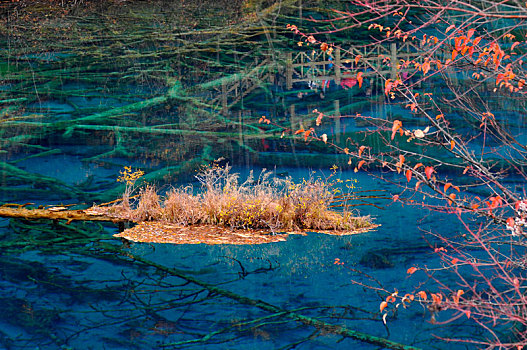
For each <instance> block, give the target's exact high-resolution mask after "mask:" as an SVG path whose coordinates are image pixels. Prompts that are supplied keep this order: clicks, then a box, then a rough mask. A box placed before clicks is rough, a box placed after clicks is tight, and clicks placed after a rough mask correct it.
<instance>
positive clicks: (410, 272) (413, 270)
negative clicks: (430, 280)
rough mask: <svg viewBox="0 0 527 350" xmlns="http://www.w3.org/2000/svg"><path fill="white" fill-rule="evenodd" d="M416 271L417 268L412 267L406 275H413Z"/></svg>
mask: <svg viewBox="0 0 527 350" xmlns="http://www.w3.org/2000/svg"><path fill="white" fill-rule="evenodd" d="M415 271H417V267H413V266H412V267H410V268H409V269H408V270H406V273H407V274H409V275H411V274H413V273H414V272H415Z"/></svg>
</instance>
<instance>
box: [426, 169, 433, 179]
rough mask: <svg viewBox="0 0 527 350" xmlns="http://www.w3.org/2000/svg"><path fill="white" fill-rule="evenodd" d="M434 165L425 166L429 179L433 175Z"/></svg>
mask: <svg viewBox="0 0 527 350" xmlns="http://www.w3.org/2000/svg"><path fill="white" fill-rule="evenodd" d="M434 171H435V170H434V167H431V166H427V167H425V174H426V178H427V179H428V180H430V177H431V176H432V173H433V172H434Z"/></svg>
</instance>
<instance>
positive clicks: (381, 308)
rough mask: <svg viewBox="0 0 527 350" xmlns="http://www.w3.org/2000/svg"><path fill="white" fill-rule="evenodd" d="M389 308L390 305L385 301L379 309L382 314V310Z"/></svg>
mask: <svg viewBox="0 0 527 350" xmlns="http://www.w3.org/2000/svg"><path fill="white" fill-rule="evenodd" d="M387 306H388V303H387V302H385V301H383V302H382V303H381V305H380V307H379V309H380V310H381V312H382V310H384V309H386V307H387Z"/></svg>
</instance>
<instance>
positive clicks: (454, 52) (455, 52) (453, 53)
mask: <svg viewBox="0 0 527 350" xmlns="http://www.w3.org/2000/svg"><path fill="white" fill-rule="evenodd" d="M457 54H458V52H457V50H453V51H452V61H454V59H455V58H456V56H457Z"/></svg>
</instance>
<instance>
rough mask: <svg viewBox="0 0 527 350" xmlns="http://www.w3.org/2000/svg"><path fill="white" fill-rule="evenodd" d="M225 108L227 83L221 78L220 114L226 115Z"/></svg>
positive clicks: (226, 106) (226, 105)
mask: <svg viewBox="0 0 527 350" xmlns="http://www.w3.org/2000/svg"><path fill="white" fill-rule="evenodd" d="M227 109H228V104H227V83H226V82H225V80H223V81H222V82H221V114H222V115H223V116H226V115H227Z"/></svg>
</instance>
